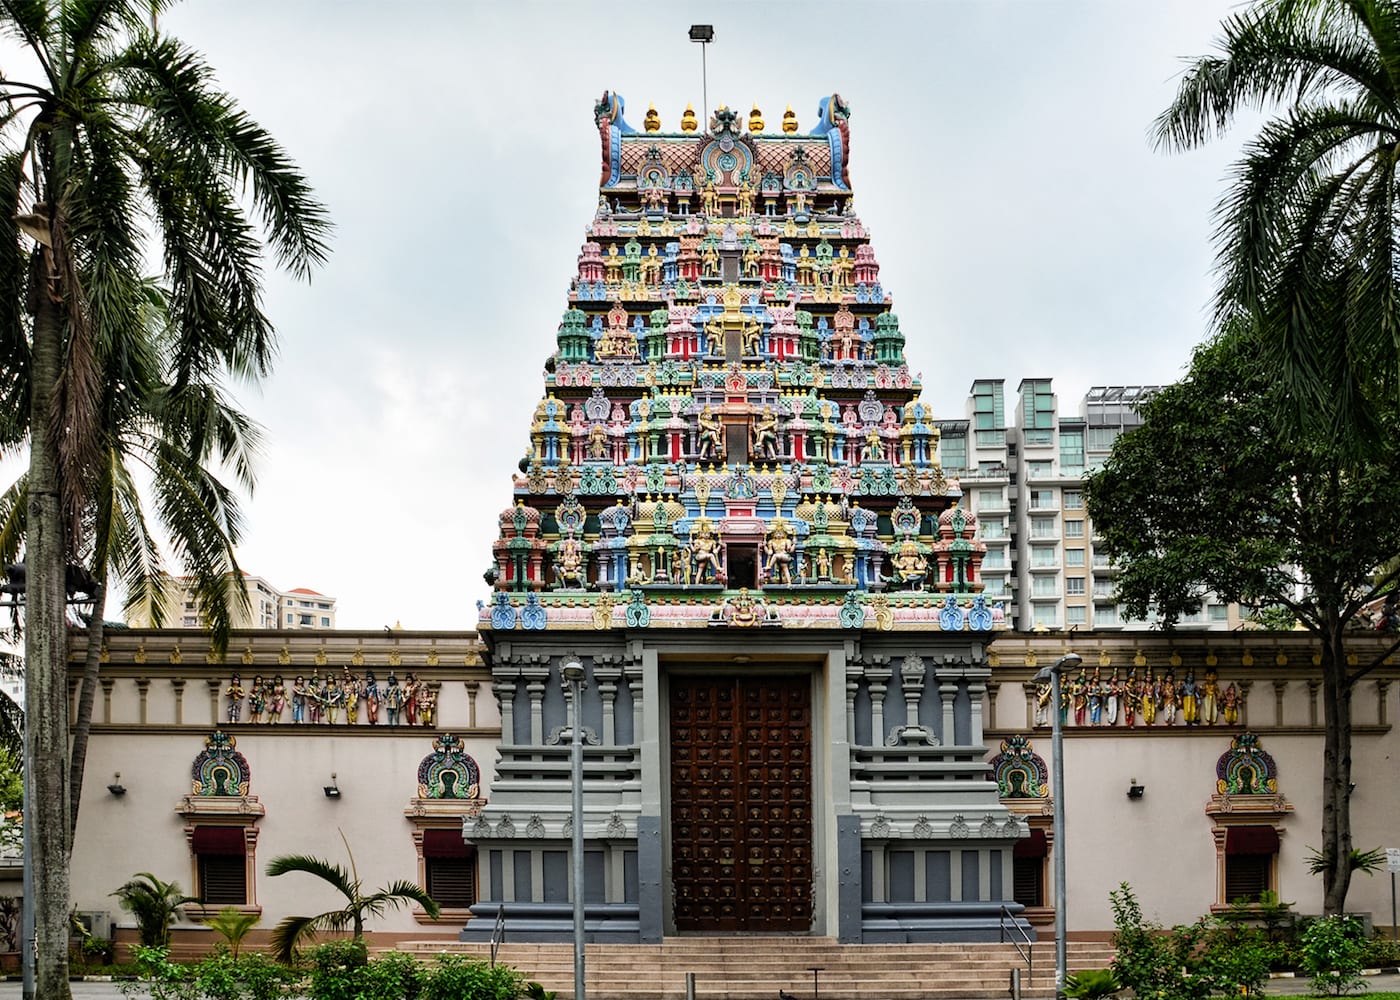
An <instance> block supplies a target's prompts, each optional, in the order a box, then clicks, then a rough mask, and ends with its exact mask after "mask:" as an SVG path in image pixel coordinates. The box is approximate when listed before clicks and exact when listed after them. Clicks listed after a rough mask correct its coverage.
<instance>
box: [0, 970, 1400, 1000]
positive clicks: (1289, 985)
mask: <svg viewBox="0 0 1400 1000" xmlns="http://www.w3.org/2000/svg"><path fill="white" fill-rule="evenodd" d="M1366 985H1367V986H1368V987H1369V988H1370V990H1371V992H1375V993H1400V975H1395V974H1387V975H1381V976H1368V977H1367V979H1366ZM71 986H72V988H73V998H74V1000H121V998H122V997H123V996H125V994H123V993H122V992H121V990H120V989H119V988H118V986H117V984H116V983H72V984H71ZM21 992H22V991H21V988H20V984H19V983H17V982H3V983H0V1000H20V996H21ZM1264 992H1265V994H1266V995H1273V996H1303V995H1305V994H1307V993H1308V980H1307V979H1306V978H1296V979H1271V980H1269V985H1268V986H1267V987H1266V988H1265V991H1264ZM1361 995H1362V996H1365V994H1361ZM595 1000H606V998H605V997H599V998H595ZM833 1000H835V998H833Z"/></svg>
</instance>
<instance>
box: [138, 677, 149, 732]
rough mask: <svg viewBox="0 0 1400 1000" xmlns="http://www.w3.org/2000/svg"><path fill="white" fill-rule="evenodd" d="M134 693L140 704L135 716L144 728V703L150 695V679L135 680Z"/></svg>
mask: <svg viewBox="0 0 1400 1000" xmlns="http://www.w3.org/2000/svg"><path fill="white" fill-rule="evenodd" d="M136 693H137V696H138V697H139V698H140V703H141V709H140V712H139V714H138V715H137V721H139V722H140V723H141V725H143V726H144V725H145V724H146V702H147V700H148V697H149V695H150V693H151V679H150V678H149V677H138V678H136Z"/></svg>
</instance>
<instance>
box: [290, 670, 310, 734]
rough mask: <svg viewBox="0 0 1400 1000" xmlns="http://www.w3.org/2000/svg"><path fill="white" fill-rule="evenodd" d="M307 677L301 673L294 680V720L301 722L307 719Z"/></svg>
mask: <svg viewBox="0 0 1400 1000" xmlns="http://www.w3.org/2000/svg"><path fill="white" fill-rule="evenodd" d="M307 694H308V692H307V689H306V678H305V677H302V676H301V675H300V674H298V675H297V678H296V680H294V681H292V721H293V722H296V723H301V722H305V721H306V698H307Z"/></svg>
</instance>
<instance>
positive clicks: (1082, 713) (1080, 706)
mask: <svg viewBox="0 0 1400 1000" xmlns="http://www.w3.org/2000/svg"><path fill="white" fill-rule="evenodd" d="M1069 690H1070V696H1071V698H1073V705H1074V724H1075V725H1076V726H1082V725H1084V722H1085V720H1086V719H1087V718H1088V713H1089V680H1088V678H1087V677H1085V676H1084V671H1083V670H1081V671H1079V676H1078V677H1076V678H1075V679H1074V680H1072V681H1070V682H1069Z"/></svg>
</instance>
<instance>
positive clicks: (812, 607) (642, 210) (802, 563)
mask: <svg viewBox="0 0 1400 1000" xmlns="http://www.w3.org/2000/svg"><path fill="white" fill-rule="evenodd" d="M623 107H624V102H623V100H622V98H621V97H619V96H618V95H616V94H604V95H603V97H602V98H601V99H600V100H599V101H598V102H597V103H596V104H595V107H594V120H595V124H596V125H597V127H598V130H599V137H600V139H601V156H602V162H601V166H600V172H599V176H600V186H599V192H598V203H597V209H596V211H595V213H594V217H593V221H592V224H591V225H590V227H589V231H588V235H587V237H586V239H585V242H584V244H583V248H582V250H581V252H580V254H579V257H578V272H577V276H576V277H575V279H574V281H573V283H572V286H571V288H570V290H569V294H568V302H567V308H566V309H565V310H564V313H563V319H562V322H561V323H560V326H559V331H558V351H557V353H556V354H555V356H554V357H553V358H551V359H550V361H549V362H548V364H547V365H546V374H545V385H544V391H543V394H542V396H541V399H540V402H539V405H538V406H537V407H536V410H535V417H534V420H533V421H532V424H531V427H530V433H529V450H528V452H527V453H526V455H525V456H524V459H523V460H522V462H521V470H522V472H521V474H520V475H519V476H517V477H516V478H515V482H514V498H513V503H512V505H511V506H510V507H509V508H507V509H506V510H505V511H504V512H503V513H502V514H501V517H500V529H501V530H500V536H499V538H498V540H497V541H496V542H495V543H494V545H493V558H494V564H493V566H492V569H491V571H490V572H489V573H488V580H489V582H490V583H491V584H492V586H493V587H494V588H495V590H496V593H495V595H494V596H493V601H492V602H491V603H489V604H487V603H483V604H481V605H480V617H481V624H482V626H483V627H490V628H493V629H498V630H500V629H515V628H521V629H536V628H556V627H558V628H583V627H591V626H593V625H594V623H595V622H597V621H599V620H603V621H607V622H609V623H611V621H612V620H613V619H612V616H611V609H612V608H613V607H614V606H616V605H624V604H625V607H626V612H625V617H626V619H627V621H628V623H629V625H632V627H659V626H662V625H665V626H675V627H684V626H696V625H714V624H719V625H723V626H725V627H751V626H753V625H764V626H776V627H783V628H789V627H794V628H795V627H820V626H825V627H847V628H850V627H861V628H867V627H868V628H882V629H883V628H894V627H898V626H899V624H900V623H901V622H908V623H910V624H917V625H918V627H922V628H927V627H929V626H930V625H931V624H933V625H937V626H938V627H941V628H944V629H954V630H962V629H972V630H987V629H991V628H993V627H996V626H997V625H998V623H999V622H1000V621H1001V620H1002V619H1003V616H1002V614H1001V609H1000V607H999V606H993V607H989V606H988V605H987V604H986V603H985V602H984V601H981V600H980V593H979V592H980V591H981V589H982V582H981V579H980V564H981V558H982V554H983V552H984V551H985V549H984V546H983V545H982V543H981V542H980V541H978V540H977V536H976V531H977V519H976V517H975V516H973V515H972V514H971V513H970V512H968V511H966V510H964V509H963V508H962V507H961V506H960V505H959V504H958V500H959V499H960V496H961V493H960V489H959V487H958V485H957V483H956V482H953V483H950V482H949V481H948V480H947V479H946V478H945V477H944V476H943V474H942V470H941V469H940V468H939V467H938V464H937V460H936V449H937V443H938V428H937V425H936V423H935V422H933V421H932V419H931V417H930V415H929V413H928V411H927V409H926V408H925V407H924V406H923V404H922V403H921V402H920V401H919V392H920V384H919V380H918V378H917V377H916V376H915V375H913V374H912V373H911V371H910V368H909V364H908V362H907V361H906V359H905V357H904V343H905V338H904V334H903V333H902V332H901V331H900V328H899V321H898V319H897V318H896V316H895V315H894V314H893V313H892V312H891V311H890V298H889V295H888V294H887V293H886V292H885V290H884V289H883V288H882V287H881V286H880V283H879V270H880V269H879V264H878V262H877V260H876V257H875V252H874V249H873V248H872V246H871V244H870V240H869V234H868V232H867V231H866V229H865V227H864V226H863V225H862V224H861V222H860V219H859V218H858V217H857V216H856V214H855V209H854V201H853V198H852V192H851V182H850V176H849V169H848V168H849V163H850V156H851V138H850V127H849V119H850V108H849V106H848V105H847V104H846V103H845V102H844V101H843V100H842V99H841V98H840V96H839V95H831V96H828V97H825V98H823V99H822V100H821V102H820V106H819V109H818V113H817V126H816V128H814V129H813V130H812V131H811V132H810V133H809V134H807V135H801V134H799V132H798V125H797V116H796V115H795V114H794V113H793V112H792V109H791V107H789V108H787V110H786V111H785V112H784V114H783V115H782V118H781V121H780V122H778V123H777V125H776V126H775V128H774V130H773V131H771V132H770V131H768V125H767V124H766V120H765V118H764V115H763V113H762V111H761V110H760V109H758V108H757V107H755V108H754V109H753V110H752V111H751V112H749V113H748V114H747V115H744V114H742V113H740V112H736V111H735V110H733V109H730V108H728V107H725V106H721V107H719V108H717V109H715V110H714V111H713V113H712V114H710V115H709V117H708V120H707V121H705V122H704V123H703V126H702V121H701V119H700V118H699V117H697V116H696V115H695V114H694V112H693V109H690V108H687V109H686V112H685V114H684V115H682V116H681V117H680V120H679V123H680V130H679V131H677V132H668V131H665V129H664V118H663V116H662V115H661V113H659V112H658V111H657V110H656V109H655V108H654V107H649V108H648V111H647V114H646V116H645V121H644V124H643V130H642V131H637V130H635V129H633V128H631V127H630V126H629V125H628V124H627V123H626V121H625V120H624V119H623ZM548 511H553V512H554V513H553V516H551V515H550V514H548V513H546V512H548ZM624 590H628V591H631V592H632V593H631V594H630V595H629V596H628V597H627V598H625V599H624V598H622V597H621V594H622V591H624ZM600 601H605V602H606V604H607V609H608V610H607V613H606V614H603V615H599V614H596V613H595V612H596V611H597V607H598V605H599V602H600ZM872 602H875V603H878V612H877V611H876V608H875V606H874V603H872ZM867 605H870V606H871V609H872V614H870V615H868V616H867V615H865V613H864V609H865V607H866V606H867ZM663 609H664V610H663ZM857 612H859V614H857ZM633 622H645V623H646V624H645V625H634V624H632V623H633ZM853 623H858V624H853Z"/></svg>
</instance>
